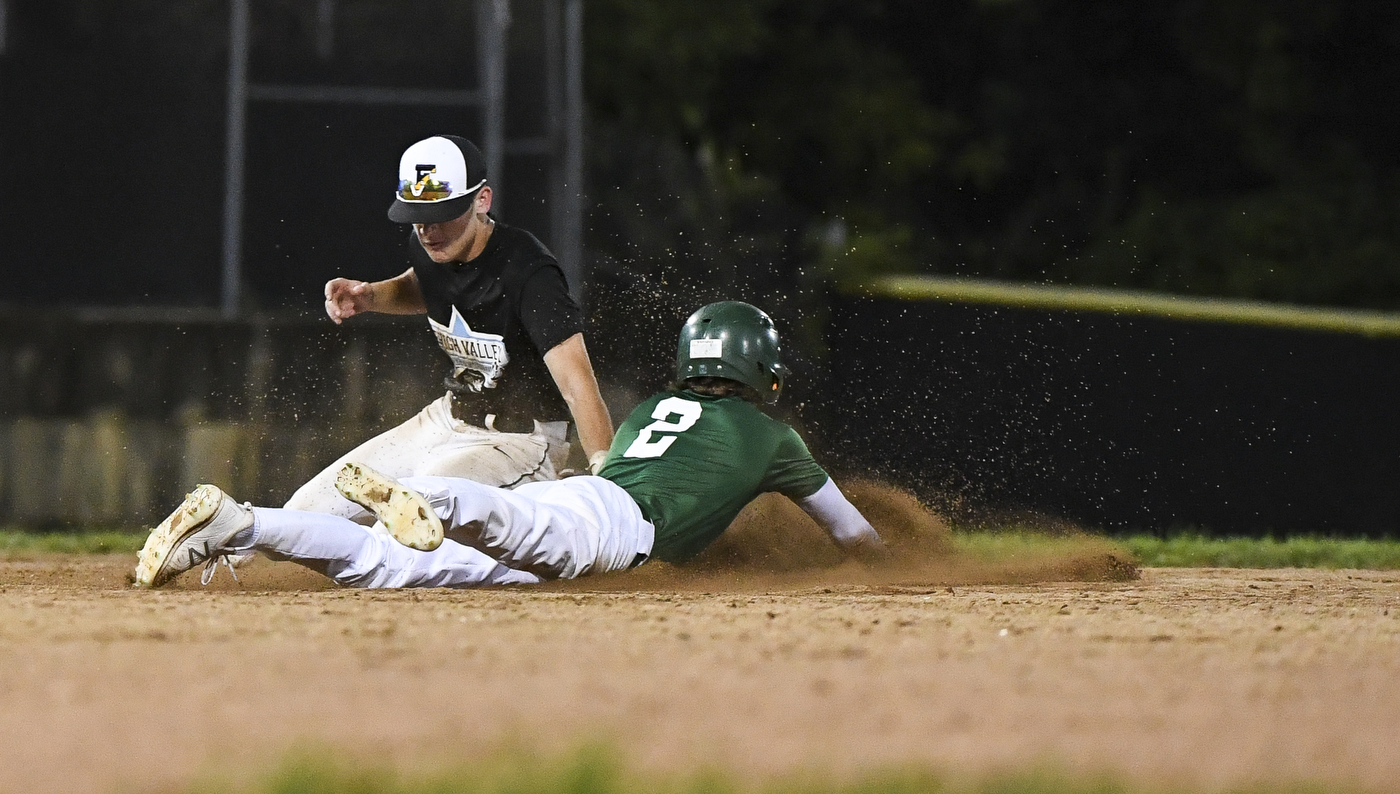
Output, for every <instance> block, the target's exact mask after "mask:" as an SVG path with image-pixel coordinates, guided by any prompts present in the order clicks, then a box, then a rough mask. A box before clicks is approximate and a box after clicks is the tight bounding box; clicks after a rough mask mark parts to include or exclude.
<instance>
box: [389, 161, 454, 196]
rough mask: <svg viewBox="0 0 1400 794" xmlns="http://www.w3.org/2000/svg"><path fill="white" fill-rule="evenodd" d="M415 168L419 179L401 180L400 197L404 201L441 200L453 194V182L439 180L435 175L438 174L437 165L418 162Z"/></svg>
mask: <svg viewBox="0 0 1400 794" xmlns="http://www.w3.org/2000/svg"><path fill="white" fill-rule="evenodd" d="M414 170H415V171H417V176H418V180H417V181H416V182H409V181H408V180H407V179H405V180H403V181H401V182H399V198H401V199H403V200H404V201H441V200H443V199H445V198H448V197H449V196H451V195H452V183H451V182H439V181H438V180H437V179H436V178H435V177H434V175H435V174H437V166H436V165H431V164H428V165H423V164H418V165H417V166H415V169H414Z"/></svg>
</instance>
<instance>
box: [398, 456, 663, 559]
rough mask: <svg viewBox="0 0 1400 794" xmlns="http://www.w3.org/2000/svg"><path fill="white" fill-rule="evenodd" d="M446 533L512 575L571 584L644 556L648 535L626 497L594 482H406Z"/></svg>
mask: <svg viewBox="0 0 1400 794" xmlns="http://www.w3.org/2000/svg"><path fill="white" fill-rule="evenodd" d="M402 484H403V485H404V486H408V487H409V488H411V489H413V490H415V491H418V492H419V493H421V494H422V495H423V497H424V498H425V499H426V500H427V502H428V504H429V505H430V506H431V507H432V508H433V510H434V512H435V513H436V515H437V516H438V517H439V518H440V519H441V521H442V524H443V526H444V530H445V533H446V536H447V537H448V538H449V539H452V540H456V541H458V542H460V543H463V544H465V545H468V546H471V547H473V548H477V549H480V550H481V551H483V552H485V553H486V554H488V555H490V556H491V557H492V558H494V559H496V560H499V561H500V562H502V563H503V564H505V565H507V566H509V567H511V568H514V569H518V570H523V571H530V572H532V573H535V574H538V575H540V576H542V577H544V578H562V579H572V578H574V577H578V576H584V575H587V574H592V573H604V572H607V571H616V570H622V569H625V568H630V567H632V566H634V565H636V564H637V563H638V562H640V561H641V560H644V559H646V555H648V554H650V552H651V545H652V541H653V539H654V530H653V528H652V526H651V524H650V523H648V522H647V521H646V519H644V518H643V517H642V513H641V510H640V509H639V508H638V507H637V503H636V502H634V501H632V498H631V497H630V496H628V494H627V492H626V491H624V490H622V489H621V488H619V487H618V486H617V485H615V484H613V483H612V482H610V481H608V480H605V479H602V478H600V477H586V476H584V477H570V478H567V479H563V480H556V481H551V482H536V483H526V484H525V485H522V486H520V487H519V488H515V489H513V490H505V489H501V488H489V487H486V486H483V485H481V484H479V483H474V482H471V481H469V480H461V479H456V478H449V477H410V478H406V479H404V480H403V481H402Z"/></svg>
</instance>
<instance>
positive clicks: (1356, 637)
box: [0, 557, 1400, 794]
mask: <svg viewBox="0 0 1400 794" xmlns="http://www.w3.org/2000/svg"><path fill="white" fill-rule="evenodd" d="M131 562H132V561H131V560H130V559H127V558H125V557H121V558H115V557H114V558H101V557H89V558H66V559H45V560H38V561H30V562H0V792H67V793H70V794H71V793H73V792H104V793H105V792H112V791H151V790H160V789H162V788H178V787H180V786H182V785H184V784H185V783H187V782H188V781H190V780H192V779H194V778H195V777H196V776H198V775H201V774H207V773H209V772H210V770H219V771H221V773H227V774H231V775H233V776H234V779H235V780H253V779H256V778H257V776H259V775H260V774H262V773H265V772H266V770H267V769H268V767H269V766H270V765H272V764H275V763H276V762H277V761H279V760H280V759H282V758H283V756H284V754H285V753H286V752H287V750H288V749H289V748H292V747H294V746H297V745H299V744H305V743H307V742H310V743H312V744H314V745H319V746H326V747H331V748H335V749H336V750H340V751H345V752H346V754H347V756H348V755H349V754H351V753H353V754H354V756H355V757H357V758H359V759H360V760H365V759H369V760H371V761H376V762H379V761H382V762H384V763H390V764H395V765H399V766H400V767H405V768H406V767H409V766H411V765H418V764H432V765H442V764H455V763H460V762H463V761H467V760H470V759H472V758H475V757H480V756H482V755H483V754H486V753H489V752H491V751H493V750H495V749H497V748H499V747H500V746H501V743H502V742H503V741H507V740H510V739H513V738H514V739H520V740H523V742H524V743H525V744H526V745H527V746H530V747H533V748H535V749H538V750H540V751H543V752H546V753H549V752H554V751H561V750H565V749H569V748H572V747H574V746H576V745H577V744H578V743H579V742H581V741H584V740H588V739H604V738H610V739H612V740H615V742H616V743H617V745H618V746H619V747H620V748H621V749H622V750H623V752H624V753H625V754H626V756H627V757H628V758H629V759H630V760H631V761H633V762H635V763H636V764H638V765H640V766H641V767H642V768H643V769H644V770H648V769H655V770H672V769H673V770H679V771H683V772H691V771H693V770H694V769H695V768H696V767H697V766H698V765H699V764H701V763H706V762H717V763H720V764H722V765H724V766H726V767H729V768H730V769H732V770H735V771H736V772H738V773H739V774H740V775H742V776H745V777H754V776H764V775H776V774H784V773H787V772H790V771H793V770H798V769H803V768H807V767H809V766H811V767H815V768H817V769H824V770H828V771H829V772H831V773H832V774H836V775H852V774H859V773H860V772H862V771H865V770H868V769H871V768H873V767H879V766H886V765H899V764H905V763H909V762H914V763H920V764H928V765H932V766H934V767H935V768H938V769H942V770H945V771H950V772H953V773H967V774H973V775H976V774H981V773H986V772H991V771H994V770H999V769H1012V770H1024V769H1026V768H1028V767H1031V766H1034V765H1037V764H1051V765H1054V766H1056V767H1058V768H1060V769H1063V770H1065V771H1068V772H1071V773H1073V772H1078V771H1084V772H1093V773H1097V772H1105V771H1107V772H1112V773H1117V774H1121V775H1123V776H1125V777H1127V778H1129V779H1131V780H1136V781H1140V782H1144V783H1151V784H1154V785H1177V784H1180V785H1186V786H1191V787H1197V786H1199V787H1204V788H1216V787H1220V786H1224V785H1240V784H1246V783H1257V782H1269V781H1278V782H1296V781H1299V780H1313V781H1320V782H1322V783H1325V784H1329V785H1337V784H1350V785H1358V786H1362V787H1365V788H1367V789H1371V790H1376V791H1400V753H1397V752H1396V751H1395V747H1396V737H1397V736H1400V582H1398V581H1397V579H1400V577H1397V575H1396V574H1394V573H1374V572H1355V571H1352V572H1346V571H1342V572H1324V571H1311V570H1271V571H1258V570H1243V571H1237V570H1168V569H1150V570H1146V571H1143V572H1142V574H1141V578H1140V579H1138V580H1136V581H1128V582H1117V583H1115V582H1100V583H1092V584H1086V583H1058V584H1057V583H1050V584H997V585H966V584H963V583H962V582H965V581H967V578H966V573H965V572H964V574H962V576H963V578H962V579H959V578H958V577H957V576H954V575H952V574H949V575H948V576H944V577H939V576H937V575H930V574H927V573H925V575H924V576H923V578H922V581H907V580H906V581H902V582H901V581H883V582H872V583H858V582H855V580H856V579H858V578H859V577H853V576H839V575H832V574H831V573H830V572H828V573H827V574H825V577H826V578H827V579H828V580H829V581H830V582H836V583H835V584H831V583H828V584H822V583H820V582H819V581H818V582H815V583H814V582H813V581H797V580H794V579H792V578H791V577H789V578H783V577H782V576H780V575H777V574H773V575H770V576H767V577H764V578H760V577H757V576H751V577H748V578H744V579H735V578H732V577H731V578H723V577H714V578H709V579H706V578H704V577H693V578H689V579H685V578H675V577H672V578H671V579H667V578H666V575H665V573H664V569H658V570H662V571H663V573H662V574H660V575H658V574H652V578H650V579H648V578H646V577H644V576H634V577H633V578H631V579H627V578H620V579H619V578H611V579H598V580H593V581H592V582H575V583H570V584H569V585H568V586H563V585H553V586H549V587H545V588H539V589H521V590H494V591H476V592H452V591H442V590H429V591H380V592H358V591H348V590H338V589H331V588H330V587H328V586H327V585H326V583H325V580H323V579H320V578H319V577H317V576H316V575H314V574H311V573H307V572H303V571H302V570H301V569H299V568H296V567H295V566H291V565H289V564H286V563H281V564H275V563H270V562H265V561H260V562H259V563H256V564H255V565H254V566H253V567H252V568H251V569H250V570H248V571H247V573H246V575H245V576H244V583H243V585H242V586H239V585H234V584H232V583H231V582H230V581H229V580H228V577H227V573H226V572H221V576H220V578H219V579H218V580H216V582H215V583H214V585H213V586H211V588H210V589H207V590H200V589H199V588H198V582H197V581H191V580H193V579H194V578H195V577H193V576H190V575H187V576H186V577H184V578H182V579H181V580H180V582H178V583H177V589H174V590H169V591H156V592H148V591H147V592H137V591H132V590H129V589H127V588H126V586H125V581H124V577H125V575H126V572H127V571H128V569H129V568H130V566H131ZM646 569H647V567H646V566H644V567H643V568H642V569H639V570H638V571H637V572H635V573H637V574H641V573H642V572H643V571H646ZM625 576H626V575H624V577H625ZM817 578H819V579H820V578H821V577H817ZM1013 578H1014V577H1013ZM950 585H951V586H950ZM633 588H642V589H643V590H644V592H626V591H627V590H630V589H633Z"/></svg>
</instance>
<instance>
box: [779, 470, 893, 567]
mask: <svg viewBox="0 0 1400 794" xmlns="http://www.w3.org/2000/svg"><path fill="white" fill-rule="evenodd" d="M797 506H798V507H801V508H802V509H803V510H804V511H805V512H806V513H807V515H809V516H811V517H812V519H813V520H815V521H816V522H817V523H818V524H820V525H821V527H822V529H825V530H826V531H827V532H828V533H829V534H830V535H831V537H832V539H834V540H835V541H836V542H837V543H838V544H839V545H840V546H841V548H843V549H846V550H847V551H855V550H858V549H861V548H862V547H863V548H867V549H875V548H883V547H884V541H882V540H881V539H880V534H879V533H878V532H876V531H875V527H872V526H871V525H870V522H869V521H866V520H865V516H863V515H861V514H860V511H859V510H857V509H856V506H855V505H853V504H851V502H850V500H848V499H847V498H846V495H845V494H843V493H841V489H840V488H838V487H836V482H835V481H833V480H832V479H830V478H827V481H826V484H825V485H823V486H822V487H821V488H819V489H818V490H817V492H816V493H814V494H812V495H811V496H808V497H807V498H805V499H798V500H797Z"/></svg>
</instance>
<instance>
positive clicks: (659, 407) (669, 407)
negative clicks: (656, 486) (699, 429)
mask: <svg viewBox="0 0 1400 794" xmlns="http://www.w3.org/2000/svg"><path fill="white" fill-rule="evenodd" d="M673 415H675V416H679V417H680V418H679V419H677V420H676V421H674V422H668V421H666V420H667V419H668V418H669V417H671V416H673ZM651 418H652V419H655V420H656V421H655V422H652V423H651V424H649V425H647V426H646V427H644V428H642V430H641V432H639V433H637V440H636V441H633V442H632V445H631V446H629V447H628V448H627V451H626V452H624V453H622V457H624V458H659V457H661V455H662V454H663V453H664V452H665V451H666V450H668V449H670V448H671V445H672V444H674V443H676V437H675V436H673V435H671V436H661V437H660V438H656V439H653V438H652V437H651V434H652V433H684V432H685V431H687V430H689V429H690V428H692V427H694V426H695V423H696V421H698V420H699V419H700V403H697V402H691V401H690V400H682V399H681V398H679V397H667V398H666V399H664V400H662V401H661V402H659V403H657V404H656V407H655V408H654V409H652V412H651Z"/></svg>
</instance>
